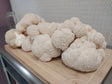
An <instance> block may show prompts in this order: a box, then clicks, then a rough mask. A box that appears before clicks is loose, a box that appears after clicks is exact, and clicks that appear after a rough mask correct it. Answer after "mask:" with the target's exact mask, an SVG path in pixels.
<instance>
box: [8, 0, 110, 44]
mask: <svg viewBox="0 0 112 84" xmlns="http://www.w3.org/2000/svg"><path fill="white" fill-rule="evenodd" d="M10 1H11V3H12V9H13V10H14V11H15V12H16V16H17V19H18V21H19V20H20V18H22V17H23V15H24V14H26V13H29V12H33V13H36V14H38V15H40V16H42V17H43V18H45V20H47V21H49V22H52V21H55V22H63V21H64V20H66V19H69V18H71V17H73V16H77V17H79V18H80V19H81V21H83V22H84V23H86V24H90V25H91V26H92V27H93V28H95V29H96V30H97V31H100V32H101V33H103V34H104V36H105V37H106V41H107V43H108V45H112V0H10Z"/></svg>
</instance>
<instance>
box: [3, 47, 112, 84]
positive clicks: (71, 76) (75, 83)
mask: <svg viewBox="0 0 112 84" xmlns="http://www.w3.org/2000/svg"><path fill="white" fill-rule="evenodd" d="M5 49H6V50H7V52H9V53H10V54H11V55H12V56H13V57H14V58H15V59H17V60H18V61H19V62H20V63H22V64H23V65H24V66H25V67H26V68H28V69H29V70H30V71H31V72H32V73H33V74H34V75H35V76H36V77H38V78H40V79H41V80H43V81H44V82H47V83H50V84H100V83H101V82H102V80H103V79H104V77H105V76H106V74H107V73H108V71H109V70H110V68H111V67H112V50H110V49H106V50H105V52H106V56H105V58H104V60H103V62H102V63H101V65H100V67H99V68H98V69H97V70H96V71H94V72H90V73H82V72H78V71H75V70H72V69H70V68H68V67H66V66H65V65H64V64H63V63H62V61H61V59H60V58H56V59H53V60H52V61H51V62H41V61H39V60H38V59H37V58H36V57H35V56H34V55H33V54H32V53H31V52H24V51H22V50H21V49H13V48H11V47H10V46H8V45H6V46H5Z"/></svg>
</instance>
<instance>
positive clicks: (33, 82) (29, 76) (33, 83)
mask: <svg viewBox="0 0 112 84" xmlns="http://www.w3.org/2000/svg"><path fill="white" fill-rule="evenodd" d="M107 47H108V48H112V47H110V46H107ZM0 53H2V55H3V56H4V58H5V59H6V60H8V61H9V62H10V64H11V65H12V67H13V68H14V69H15V70H16V71H17V72H18V73H19V74H21V76H22V77H23V78H24V79H25V80H27V81H28V82H29V83H30V84H37V83H38V84H43V82H42V81H41V80H39V79H38V78H37V77H36V76H35V75H34V74H33V73H31V72H30V71H29V70H28V69H27V68H26V67H25V66H23V65H22V64H21V63H20V62H19V61H18V60H16V59H15V58H13V57H12V56H11V55H10V54H9V53H7V52H6V50H5V49H4V48H2V49H0ZM111 78H112V69H111V70H110V72H109V74H107V76H106V77H105V79H104V81H103V82H102V84H111V83H112V80H111Z"/></svg>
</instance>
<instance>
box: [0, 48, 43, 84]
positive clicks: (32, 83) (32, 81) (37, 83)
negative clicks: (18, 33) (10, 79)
mask: <svg viewBox="0 0 112 84" xmlns="http://www.w3.org/2000/svg"><path fill="white" fill-rule="evenodd" d="M0 56H1V57H2V58H3V59H4V60H6V61H7V62H8V63H9V64H10V65H11V66H12V67H13V69H15V70H16V71H17V72H18V73H19V74H20V75H21V76H22V77H23V78H24V79H25V80H26V81H27V82H28V83H29V84H44V83H43V82H42V81H41V80H40V79H39V78H37V77H35V75H34V74H32V73H31V72H30V71H29V70H28V69H27V68H26V67H24V66H23V65H22V64H21V63H19V62H18V60H16V59H15V58H13V57H12V56H11V55H10V54H9V53H7V52H6V51H5V50H4V49H3V50H0Z"/></svg>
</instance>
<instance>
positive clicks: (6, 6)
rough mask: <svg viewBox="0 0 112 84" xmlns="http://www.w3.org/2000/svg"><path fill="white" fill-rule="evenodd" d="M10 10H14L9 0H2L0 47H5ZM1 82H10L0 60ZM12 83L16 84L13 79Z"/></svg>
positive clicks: (0, 1) (0, 0) (1, 83)
mask: <svg viewBox="0 0 112 84" xmlns="http://www.w3.org/2000/svg"><path fill="white" fill-rule="evenodd" d="M10 11H12V10H11V5H10V2H9V0H0V49H3V45H4V44H5V38H4V35H5V32H6V31H7V30H8V27H7V22H6V13H7V12H10ZM11 79H12V78H11ZM12 81H13V80H12ZM0 84H8V82H7V79H6V77H5V74H4V72H3V67H2V64H1V61H0ZM12 84H15V82H14V81H13V83H12Z"/></svg>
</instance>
